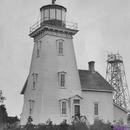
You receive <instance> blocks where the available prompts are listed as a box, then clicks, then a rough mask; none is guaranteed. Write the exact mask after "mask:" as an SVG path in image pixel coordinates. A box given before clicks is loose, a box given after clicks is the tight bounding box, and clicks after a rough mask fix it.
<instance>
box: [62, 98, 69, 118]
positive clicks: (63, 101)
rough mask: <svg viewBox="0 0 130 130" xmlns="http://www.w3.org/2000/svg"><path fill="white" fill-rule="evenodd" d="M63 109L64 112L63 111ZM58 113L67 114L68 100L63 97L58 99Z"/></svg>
mask: <svg viewBox="0 0 130 130" xmlns="http://www.w3.org/2000/svg"><path fill="white" fill-rule="evenodd" d="M63 103H65V108H64V109H63ZM63 110H65V113H63ZM60 113H61V116H63V117H66V116H67V115H68V100H66V99H63V100H60Z"/></svg>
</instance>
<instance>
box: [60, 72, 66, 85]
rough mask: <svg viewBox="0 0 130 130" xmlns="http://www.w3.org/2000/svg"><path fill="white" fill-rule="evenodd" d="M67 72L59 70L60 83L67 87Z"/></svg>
mask: <svg viewBox="0 0 130 130" xmlns="http://www.w3.org/2000/svg"><path fill="white" fill-rule="evenodd" d="M65 80H66V72H59V85H60V87H61V88H65Z"/></svg>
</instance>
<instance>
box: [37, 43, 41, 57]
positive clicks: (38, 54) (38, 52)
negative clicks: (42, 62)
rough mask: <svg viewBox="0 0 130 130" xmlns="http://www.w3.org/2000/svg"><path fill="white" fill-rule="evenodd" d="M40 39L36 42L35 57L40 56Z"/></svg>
mask: <svg viewBox="0 0 130 130" xmlns="http://www.w3.org/2000/svg"><path fill="white" fill-rule="evenodd" d="M41 43H42V41H38V42H37V43H36V57H37V58H39V57H40V52H41V46H42V44H41Z"/></svg>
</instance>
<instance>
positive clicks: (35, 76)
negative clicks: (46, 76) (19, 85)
mask: <svg viewBox="0 0 130 130" xmlns="http://www.w3.org/2000/svg"><path fill="white" fill-rule="evenodd" d="M32 77H33V84H32V89H33V90H34V89H36V83H37V78H38V74H37V73H33V74H32Z"/></svg>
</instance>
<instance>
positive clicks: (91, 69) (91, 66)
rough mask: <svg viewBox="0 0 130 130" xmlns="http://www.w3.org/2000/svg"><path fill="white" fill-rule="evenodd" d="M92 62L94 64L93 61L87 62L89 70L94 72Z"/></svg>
mask: <svg viewBox="0 0 130 130" xmlns="http://www.w3.org/2000/svg"><path fill="white" fill-rule="evenodd" d="M94 64H95V61H90V62H88V66H89V71H91V72H95V67H94Z"/></svg>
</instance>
